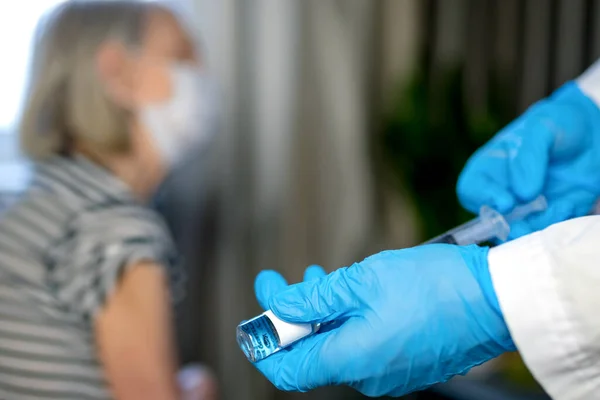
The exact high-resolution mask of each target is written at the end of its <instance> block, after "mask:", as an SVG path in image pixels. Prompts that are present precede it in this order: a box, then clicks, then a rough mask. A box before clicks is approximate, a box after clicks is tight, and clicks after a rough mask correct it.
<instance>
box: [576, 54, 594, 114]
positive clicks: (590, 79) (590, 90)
mask: <svg viewBox="0 0 600 400" xmlns="http://www.w3.org/2000/svg"><path fill="white" fill-rule="evenodd" d="M576 82H577V85H578V86H579V89H581V91H582V92H583V93H585V95H586V96H588V97H589V98H590V99H592V101H593V102H594V103H596V105H598V106H600V60H598V61H596V62H595V63H594V64H593V65H592V66H591V67H589V68H588V69H587V70H586V71H585V72H584V73H583V74H581V76H580V77H579V78H577V80H576Z"/></svg>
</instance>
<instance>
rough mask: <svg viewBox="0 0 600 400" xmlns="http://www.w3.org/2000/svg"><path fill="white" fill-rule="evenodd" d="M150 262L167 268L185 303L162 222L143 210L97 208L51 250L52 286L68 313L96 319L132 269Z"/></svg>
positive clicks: (73, 225)
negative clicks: (126, 273) (121, 280)
mask: <svg viewBox="0 0 600 400" xmlns="http://www.w3.org/2000/svg"><path fill="white" fill-rule="evenodd" d="M148 261H149V262H153V263H155V264H157V265H159V266H162V267H163V268H166V270H167V273H168V276H169V280H170V284H171V293H172V298H173V299H175V300H177V299H179V298H180V297H181V295H182V287H183V273H182V271H181V269H180V265H179V262H178V258H177V254H176V251H175V247H174V245H173V242H172V239H171V237H170V235H169V233H168V230H167V228H166V226H165V224H164V222H163V221H162V219H161V218H160V217H159V216H158V215H157V214H155V213H154V212H152V211H150V210H147V209H144V208H141V207H138V206H116V207H115V206H110V207H96V208H95V209H93V210H89V211H88V212H85V213H81V214H80V215H78V216H77V217H76V218H75V219H74V220H73V221H72V223H71V224H70V225H69V228H68V230H67V232H65V235H64V236H63V237H62V238H61V240H60V241H59V242H58V243H57V244H56V246H54V248H53V249H52V250H51V254H50V256H49V257H48V264H49V265H48V268H49V274H48V276H49V281H50V282H49V284H50V286H51V288H52V289H53V291H54V294H55V296H56V297H57V298H58V300H59V301H60V302H61V303H62V304H64V306H65V307H66V308H68V309H71V310H73V311H75V312H79V313H81V314H82V315H83V316H84V317H86V318H93V317H94V316H95V315H96V314H97V312H98V311H99V310H101V309H102V307H103V305H104V304H105V302H106V300H107V299H108V298H109V297H110V295H111V294H112V293H113V292H114V290H115V289H116V287H117V285H118V282H119V280H120V278H121V277H122V276H123V273H124V272H125V271H126V270H127V268H129V267H131V266H133V265H135V264H137V263H140V262H148Z"/></svg>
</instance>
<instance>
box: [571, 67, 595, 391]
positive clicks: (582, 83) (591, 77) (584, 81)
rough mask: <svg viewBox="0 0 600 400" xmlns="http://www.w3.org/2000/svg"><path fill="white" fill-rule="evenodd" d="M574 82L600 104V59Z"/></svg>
mask: <svg viewBox="0 0 600 400" xmlns="http://www.w3.org/2000/svg"><path fill="white" fill-rule="evenodd" d="M576 82H577V85H578V86H579V88H580V89H581V91H582V92H583V93H585V94H586V95H587V96H588V97H589V98H590V99H592V101H593V102H594V103H596V105H598V106H600V60H598V61H596V62H595V63H594V64H592V66H591V67H589V68H588V69H587V70H586V71H585V72H584V73H583V74H581V76H580V77H579V78H577V80H576ZM599 397H600V396H599Z"/></svg>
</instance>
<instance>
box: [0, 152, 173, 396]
mask: <svg viewBox="0 0 600 400" xmlns="http://www.w3.org/2000/svg"><path fill="white" fill-rule="evenodd" d="M174 256H175V254H174V246H173V244H172V241H171V239H170V236H169V234H168V232H167V229H166V227H165V224H164V223H163V221H162V220H161V218H160V217H159V216H158V215H157V214H155V213H154V212H152V211H150V210H149V209H146V208H144V207H142V206H141V205H139V204H137V203H136V201H135V200H134V198H133V196H132V195H131V193H130V192H129V191H128V189H127V188H126V186H125V185H124V184H123V183H122V182H120V181H119V180H117V179H116V178H115V177H114V176H112V175H111V174H110V173H108V172H107V171H106V170H104V169H102V168H100V167H98V166H97V165H95V164H93V163H92V162H90V161H88V160H86V159H85V158H83V157H80V156H78V157H73V158H63V157H56V158H55V159H53V160H51V161H48V162H45V163H43V164H40V165H38V166H37V168H36V171H35V174H34V178H33V180H32V182H31V185H30V187H29V189H28V190H27V192H26V193H24V195H23V197H22V198H21V199H20V200H19V201H18V202H17V204H16V205H14V206H13V207H12V208H10V209H9V210H8V211H6V212H5V213H4V214H3V215H2V216H0V399H3V400H13V399H19V400H33V399H64V400H68V399H110V398H111V395H110V393H109V390H108V387H107V384H106V381H105V379H104V376H103V372H102V367H101V366H100V364H99V361H98V357H97V354H96V348H95V341H94V331H93V324H92V322H93V318H94V316H95V315H96V314H97V313H98V311H99V310H101V309H102V307H103V305H104V303H105V301H106V299H107V297H108V296H110V294H111V292H112V291H113V290H114V289H115V285H116V283H117V281H118V279H119V277H120V276H121V274H122V273H123V270H124V268H126V267H127V266H130V265H132V264H134V263H136V262H140V261H155V262H157V263H159V264H160V265H162V266H164V267H165V268H167V269H168V272H169V276H170V278H171V281H172V283H174V284H177V285H179V286H178V287H181V286H180V284H181V274H180V273H179V271H178V269H177V268H175V265H176V264H175V263H174ZM174 289H175V290H176V289H177V288H174Z"/></svg>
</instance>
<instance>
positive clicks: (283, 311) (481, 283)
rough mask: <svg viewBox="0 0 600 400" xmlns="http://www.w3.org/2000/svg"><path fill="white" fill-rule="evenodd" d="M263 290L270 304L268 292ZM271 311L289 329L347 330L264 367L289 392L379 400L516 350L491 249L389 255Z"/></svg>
mask: <svg viewBox="0 0 600 400" xmlns="http://www.w3.org/2000/svg"><path fill="white" fill-rule="evenodd" d="M259 290H260V291H261V292H260V293H257V295H258V297H259V298H262V300H261V302H263V303H266V298H265V297H264V295H265V294H266V293H267V292H268V290H264V291H262V289H261V288H259ZM268 305H269V308H270V309H271V310H272V311H273V312H274V313H275V314H276V315H277V316H278V317H280V318H281V319H283V320H285V321H288V322H293V323H327V322H329V321H337V322H338V326H336V327H334V328H333V329H329V330H326V331H324V332H323V331H322V332H319V333H317V334H315V335H313V336H310V337H308V338H306V339H304V340H302V341H300V342H298V343H296V344H295V345H294V346H292V347H291V348H289V349H288V350H287V351H283V352H280V353H277V354H274V355H273V356H271V357H269V358H267V359H265V360H263V361H260V362H258V363H256V364H255V365H256V367H257V368H258V369H259V370H260V371H261V372H262V373H263V374H264V375H265V376H266V377H267V378H268V379H269V380H270V381H271V382H273V384H275V386H276V387H278V388H279V389H282V390H287V391H307V390H311V389H314V388H317V387H320V386H325V385H340V384H345V385H349V386H352V387H354V388H355V389H357V390H359V391H360V392H362V393H364V394H366V395H369V396H381V395H393V396H400V395H403V394H406V393H409V392H412V391H415V390H419V389H422V388H425V387H428V386H430V385H433V384H435V383H439V382H444V381H446V380H448V379H449V378H451V377H452V376H454V375H456V374H462V373H466V372H467V371H468V370H469V369H470V368H472V367H473V366H475V365H478V364H481V363H483V362H485V361H487V360H489V359H491V358H493V357H496V356H498V355H499V354H501V353H503V352H505V351H510V350H513V349H514V345H513V343H512V340H511V338H510V334H509V332H508V330H507V327H506V324H505V323H504V320H503V318H502V314H501V312H500V309H499V306H498V303H497V300H496V298H495V294H494V291H493V288H492V284H491V278H490V276H489V272H488V270H487V249H485V248H479V247H477V246H471V247H464V248H461V247H456V246H448V245H432V246H421V247H418V248H414V249H407V250H399V251H387V252H383V253H380V254H377V255H375V256H372V257H369V258H367V259H366V260H364V261H363V262H361V263H358V264H354V265H353V266H351V267H349V268H342V269H340V270H337V271H335V272H333V273H331V274H329V275H327V276H326V277H324V278H321V279H316V280H311V281H308V282H304V283H300V284H296V285H292V286H290V287H289V288H287V289H286V290H284V291H281V292H279V293H278V294H274V295H273V296H272V297H271V298H270V300H268Z"/></svg>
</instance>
